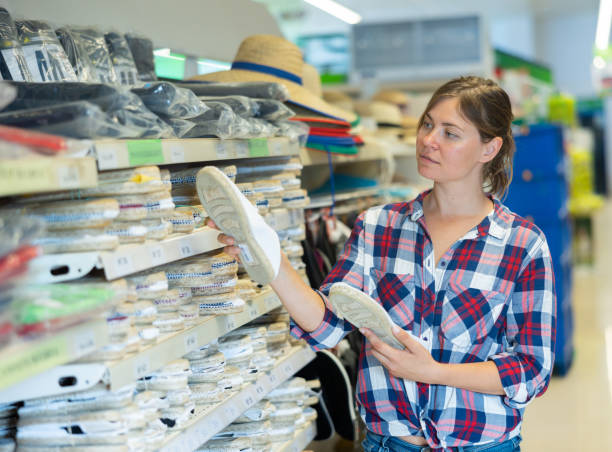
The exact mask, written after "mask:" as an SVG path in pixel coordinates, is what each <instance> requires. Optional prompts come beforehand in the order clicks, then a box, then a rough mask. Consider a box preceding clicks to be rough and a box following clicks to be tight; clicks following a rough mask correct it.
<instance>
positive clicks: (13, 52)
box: [0, 8, 32, 82]
mask: <svg viewBox="0 0 612 452" xmlns="http://www.w3.org/2000/svg"><path fill="white" fill-rule="evenodd" d="M0 78H2V80H17V81H22V82H24V81H25V82H31V81H32V74H30V70H29V69H28V64H27V63H26V60H25V56H24V55H23V49H22V48H21V43H20V42H19V36H17V29H16V28H15V22H13V19H12V18H11V15H10V14H9V13H8V11H7V10H6V9H4V8H0Z"/></svg>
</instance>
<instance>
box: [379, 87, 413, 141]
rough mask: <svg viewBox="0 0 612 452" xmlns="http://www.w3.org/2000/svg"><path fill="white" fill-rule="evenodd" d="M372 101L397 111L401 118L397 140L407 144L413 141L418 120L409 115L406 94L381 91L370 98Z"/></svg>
mask: <svg viewBox="0 0 612 452" xmlns="http://www.w3.org/2000/svg"><path fill="white" fill-rule="evenodd" d="M372 100H373V101H376V102H384V103H387V104H390V105H395V106H396V107H397V108H398V109H399V112H400V116H401V118H400V123H399V126H400V131H399V138H400V139H402V140H403V141H407V142H409V143H411V142H413V141H414V140H415V137H416V134H417V126H418V123H419V119H418V118H417V117H416V116H415V115H414V114H411V112H410V110H411V109H410V104H411V102H410V98H409V97H408V95H407V94H406V93H404V92H402V91H396V90H382V91H379V92H378V93H377V94H376V95H375V96H374V97H372Z"/></svg>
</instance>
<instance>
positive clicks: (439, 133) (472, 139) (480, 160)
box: [416, 98, 496, 185]
mask: <svg viewBox="0 0 612 452" xmlns="http://www.w3.org/2000/svg"><path fill="white" fill-rule="evenodd" d="M490 144H491V143H483V142H482V141H481V139H480V134H479V133H478V129H476V127H475V126H474V124H472V123H471V122H469V121H468V120H467V119H466V118H464V117H463V115H461V113H460V112H459V103H458V99H457V98H450V99H444V100H442V101H440V102H438V104H437V105H436V106H434V107H433V108H432V109H431V110H430V111H429V112H428V113H427V114H426V115H425V118H424V121H423V125H422V126H421V128H420V129H419V131H418V133H417V144H416V154H417V164H418V170H419V174H420V175H421V176H423V177H425V178H427V179H431V180H433V181H434V182H439V183H444V182H454V181H462V180H466V181H468V180H470V181H471V180H473V181H474V182H475V183H479V184H480V185H482V181H481V178H482V176H481V174H482V167H483V165H484V163H485V162H487V161H489V160H491V159H492V158H493V157H494V156H495V155H493V156H490V155H489V154H490V152H489V151H490V150H491V149H490V148H491V146H490ZM487 152H489V154H487ZM494 154H496V152H495V153H494Z"/></svg>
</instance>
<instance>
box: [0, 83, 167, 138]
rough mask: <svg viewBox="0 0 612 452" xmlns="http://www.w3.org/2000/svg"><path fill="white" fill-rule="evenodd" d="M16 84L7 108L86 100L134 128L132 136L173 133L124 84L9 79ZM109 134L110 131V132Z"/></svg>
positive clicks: (160, 135)
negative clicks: (13, 99)
mask: <svg viewBox="0 0 612 452" xmlns="http://www.w3.org/2000/svg"><path fill="white" fill-rule="evenodd" d="M11 84H12V85H13V86H15V88H17V97H16V99H15V101H14V102H13V103H12V104H11V105H9V106H8V109H9V110H20V109H32V108H39V107H55V106H61V105H58V104H60V103H61V104H64V103H67V102H77V101H83V100H86V101H87V102H89V103H92V104H95V105H97V106H98V107H100V109H102V110H103V111H104V112H105V113H106V114H107V115H109V116H110V118H111V119H112V120H113V121H114V122H115V123H116V124H117V125H122V126H125V127H128V128H130V129H134V130H135V131H136V133H135V134H133V135H132V136H133V137H136V138H138V137H142V138H166V137H173V136H174V133H173V132H172V128H171V127H170V126H169V125H168V124H166V123H165V122H164V121H162V120H161V119H160V118H159V117H158V116H157V115H155V114H154V113H153V112H152V111H150V110H149V109H148V108H147V107H145V105H144V104H143V103H142V101H141V100H140V98H139V97H138V96H137V95H136V94H134V93H132V92H131V91H130V90H129V89H128V88H126V87H122V86H111V85H104V84H99V83H54V82H50V83H25V82H22V83H17V82H12V83H11ZM111 136H112V135H111Z"/></svg>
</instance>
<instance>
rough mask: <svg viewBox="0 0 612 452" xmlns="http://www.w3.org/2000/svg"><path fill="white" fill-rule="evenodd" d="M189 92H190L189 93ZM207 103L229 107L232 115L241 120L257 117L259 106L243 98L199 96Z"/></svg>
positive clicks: (251, 100)
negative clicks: (217, 103) (218, 103)
mask: <svg viewBox="0 0 612 452" xmlns="http://www.w3.org/2000/svg"><path fill="white" fill-rule="evenodd" d="M189 92H191V91H189ZM198 99H200V100H201V101H203V102H204V104H206V103H207V102H221V103H223V104H226V105H227V106H229V107H230V108H231V109H232V111H233V112H234V113H236V114H237V115H238V116H240V117H242V118H253V117H256V116H258V115H259V104H258V103H257V102H255V100H254V99H251V98H249V97H245V96H201V97H198Z"/></svg>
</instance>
